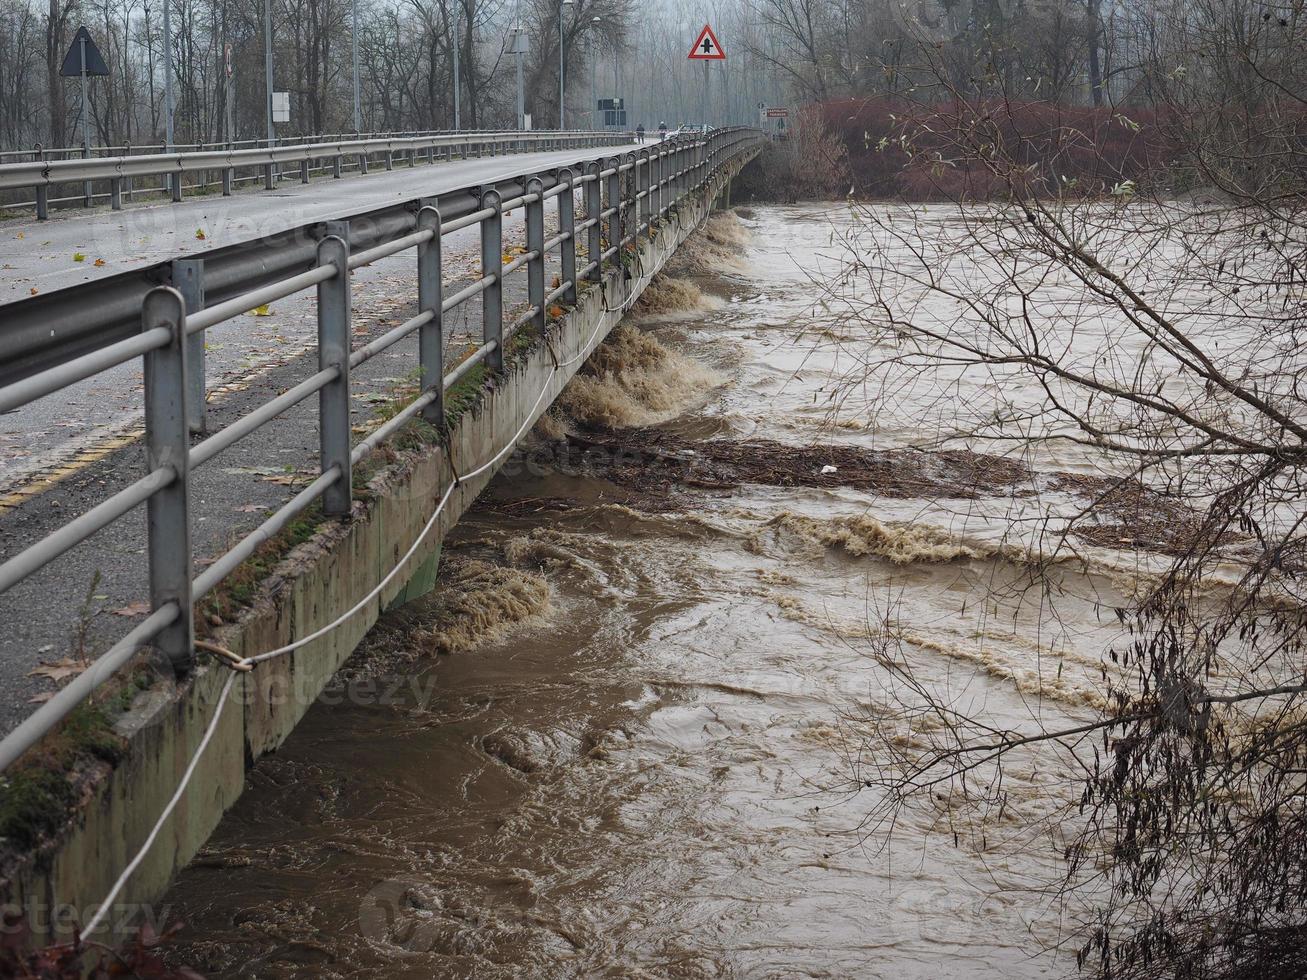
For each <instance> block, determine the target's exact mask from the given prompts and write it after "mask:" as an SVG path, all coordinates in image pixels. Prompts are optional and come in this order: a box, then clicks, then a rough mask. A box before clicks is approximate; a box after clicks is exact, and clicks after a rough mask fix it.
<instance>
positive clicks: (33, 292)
mask: <svg viewBox="0 0 1307 980" xmlns="http://www.w3.org/2000/svg"><path fill="white" fill-rule="evenodd" d="M28 292H29V293H31V294H32V295H33V296H35V295H36V294H37V288H36V287H35V286H33V287H32V288H31V289H29V290H28Z"/></svg>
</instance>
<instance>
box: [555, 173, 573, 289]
mask: <svg viewBox="0 0 1307 980" xmlns="http://www.w3.org/2000/svg"><path fill="white" fill-rule="evenodd" d="M558 182H559V183H560V184H562V185H564V186H565V187H566V188H567V190H565V191H563V193H561V194H559V195H558V233H559V234H560V235H566V236H567V240H566V241H564V242H562V243H560V244H559V246H558V252H559V257H560V259H561V264H562V269H561V272H560V273H559V275H560V278H561V279H562V280H563V287H564V289H563V296H562V300H563V303H564V304H566V305H567V306H575V305H576V185H575V184H574V183H573V176H572V171H571V170H569V169H568V168H566V167H564V168H563V169H562V170H560V171H558Z"/></svg>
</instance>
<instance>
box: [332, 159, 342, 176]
mask: <svg viewBox="0 0 1307 980" xmlns="http://www.w3.org/2000/svg"><path fill="white" fill-rule="evenodd" d="M341 160H342V158H341V155H340V154H339V153H337V154H336V155H335V156H333V157H332V158H331V177H332V179H333V180H340V168H341Z"/></svg>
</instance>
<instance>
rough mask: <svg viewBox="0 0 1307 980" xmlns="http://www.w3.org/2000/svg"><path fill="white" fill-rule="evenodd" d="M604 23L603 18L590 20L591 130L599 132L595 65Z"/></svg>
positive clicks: (597, 61) (597, 60)
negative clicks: (601, 25)
mask: <svg viewBox="0 0 1307 980" xmlns="http://www.w3.org/2000/svg"><path fill="white" fill-rule="evenodd" d="M601 23H603V18H602V17H592V18H590V28H591V30H590V44H589V46H588V47H589V50H590V128H591V129H592V130H598V129H599V128H600V122H599V103H598V102H597V101H596V100H597V98H598V96H596V95H595V65H596V64H598V63H599V57H598V55H599V45H598V43H596V42H597V40H598V39H597V37H596V35H597V34H598V31H599V25H600V24H601Z"/></svg>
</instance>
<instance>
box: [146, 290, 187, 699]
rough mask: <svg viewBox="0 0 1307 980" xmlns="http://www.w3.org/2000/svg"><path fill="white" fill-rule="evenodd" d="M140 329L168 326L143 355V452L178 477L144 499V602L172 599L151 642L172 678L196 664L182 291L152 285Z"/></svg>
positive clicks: (156, 604) (158, 603)
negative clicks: (171, 610)
mask: <svg viewBox="0 0 1307 980" xmlns="http://www.w3.org/2000/svg"><path fill="white" fill-rule="evenodd" d="M141 326H142V328H143V329H144V330H153V329H154V328H155V327H166V328H167V329H168V330H170V331H171V333H172V337H171V339H170V340H169V342H168V344H167V346H165V347H160V348H157V349H155V350H152V351H150V352H149V353H148V354H146V355H145V452H146V459H147V465H148V467H149V469H150V471H151V472H153V471H154V470H156V469H159V468H160V467H163V466H167V467H171V468H172V471H173V472H174V473H175V474H176V477H175V478H174V479H173V481H172V482H171V483H169V484H168V485H167V486H166V487H164V488H163V489H162V490H159V491H157V492H156V493H155V494H154V495H153V496H151V497H150V499H149V501H148V502H147V504H146V530H147V536H148V540H147V546H146V547H147V551H148V557H149V576H150V607H151V609H155V610H157V609H161V608H163V607H164V606H166V605H167V604H168V603H170V602H175V603H176V604H177V608H178V610H180V615H178V617H177V619H176V620H174V621H173V623H172V624H171V625H170V626H168V627H167V628H165V629H164V630H163V631H162V632H161V633H160V634H159V635H158V637H157V639H156V640H155V646H156V647H158V649H159V651H160V652H161V653H163V654H164V656H166V657H167V658H168V660H169V661H170V662H171V663H172V667H173V670H174V671H175V672H176V673H177V675H178V676H184V675H186V674H188V673H189V672H190V670H191V668H192V666H193V665H194V660H195V644H194V638H195V637H194V632H193V625H192V619H191V521H190V454H191V443H190V434H189V432H188V428H189V427H188V425H187V422H186V354H185V350H184V348H185V341H186V302H185V300H183V299H182V295H181V293H179V292H178V291H177V290H175V289H171V288H169V287H167V286H158V287H156V288H155V289H152V290H150V291H149V292H148V293H147V294H146V296H145V302H144V304H143V305H142V308H141Z"/></svg>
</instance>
